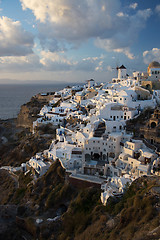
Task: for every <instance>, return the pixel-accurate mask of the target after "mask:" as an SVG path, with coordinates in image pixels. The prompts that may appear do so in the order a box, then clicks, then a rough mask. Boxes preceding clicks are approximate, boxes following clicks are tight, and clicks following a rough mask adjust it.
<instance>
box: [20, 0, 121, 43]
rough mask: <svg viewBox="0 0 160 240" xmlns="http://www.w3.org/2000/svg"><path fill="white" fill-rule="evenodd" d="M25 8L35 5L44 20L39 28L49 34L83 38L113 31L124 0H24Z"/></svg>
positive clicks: (56, 36)
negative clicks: (121, 0)
mask: <svg viewBox="0 0 160 240" xmlns="http://www.w3.org/2000/svg"><path fill="white" fill-rule="evenodd" d="M21 3H22V7H23V9H24V10H25V9H27V8H29V9H31V10H32V12H33V14H34V15H35V17H36V19H37V20H38V21H39V22H40V24H39V30H40V31H41V32H43V33H44V34H45V33H47V36H48V37H49V38H52V37H54V38H59V39H65V40H68V41H79V40H84V39H88V38H91V37H97V36H101V35H104V34H107V35H108V34H109V32H112V31H113V27H114V23H115V19H114V18H115V16H116V14H117V13H118V12H120V10H121V3H120V0H107V1H106V0H102V1H101V2H100V1H99V0H94V1H86V0H81V1H79V2H78V4H77V2H75V0H54V1H51V0H39V1H37V0H32V1H31V0H21Z"/></svg>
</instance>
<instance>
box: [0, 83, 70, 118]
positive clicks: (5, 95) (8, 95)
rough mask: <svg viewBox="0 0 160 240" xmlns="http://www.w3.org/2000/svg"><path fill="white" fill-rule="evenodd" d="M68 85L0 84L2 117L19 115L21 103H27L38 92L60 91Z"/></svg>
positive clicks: (0, 114)
mask: <svg viewBox="0 0 160 240" xmlns="http://www.w3.org/2000/svg"><path fill="white" fill-rule="evenodd" d="M67 85H68V84H67V83H63V84H62V83H61V84H50V85H47V84H46V85H42V84H41V85H40V84H39V85H38V84H35V85H33V84H24V85H17V84H15V85H11V84H8V85H7V84H0V119H8V118H15V117H17V114H18V113H19V111H20V108H21V105H23V104H24V103H27V102H28V101H29V100H30V99H31V97H32V96H34V95H36V94H38V93H45V92H54V91H58V90H61V89H63V88H64V87H66V86H67ZM72 85H73V84H72Z"/></svg>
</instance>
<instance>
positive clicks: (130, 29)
mask: <svg viewBox="0 0 160 240" xmlns="http://www.w3.org/2000/svg"><path fill="white" fill-rule="evenodd" d="M151 14H152V11H151V9H145V10H140V11H137V13H136V14H135V15H132V16H128V17H127V16H125V17H124V18H123V16H121V18H123V20H124V21H123V25H122V26H121V28H120V30H119V31H117V32H115V33H114V35H113V36H111V37H110V38H106V39H102V38H100V37H98V38H97V39H96V40H95V45H96V46H97V47H100V48H102V49H105V50H106V51H114V52H119V53H124V54H125V55H126V56H127V57H128V58H129V59H134V55H133V54H132V53H131V52H130V48H129V47H130V46H132V45H133V44H134V43H135V41H136V40H137V38H138V35H139V32H140V31H141V30H142V29H143V28H144V27H145V23H146V20H147V19H148V18H149V17H150V16H151ZM121 18H120V19H121ZM121 23H122V22H121Z"/></svg>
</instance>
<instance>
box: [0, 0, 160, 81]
mask: <svg viewBox="0 0 160 240" xmlns="http://www.w3.org/2000/svg"><path fill="white" fill-rule="evenodd" d="M159 39H160V1H159V0H152V1H151V0H144V1H142V0H138V1H132V0H79V1H78V0H77V1H75V0H1V1H0V83H24V82H26V83H32V82H33V83H36V82H37V83H38V82H39V83H40V82H41V83H47V82H53V83H59V82H68V83H69V82H85V81H86V80H87V79H91V78H93V79H95V80H96V81H97V82H107V81H110V80H111V78H112V77H115V76H116V75H117V73H116V67H117V66H120V65H122V64H123V65H125V66H126V68H127V71H128V73H129V74H130V73H131V72H132V71H146V70H147V66H148V64H149V63H150V62H151V61H159V62H160V40H159Z"/></svg>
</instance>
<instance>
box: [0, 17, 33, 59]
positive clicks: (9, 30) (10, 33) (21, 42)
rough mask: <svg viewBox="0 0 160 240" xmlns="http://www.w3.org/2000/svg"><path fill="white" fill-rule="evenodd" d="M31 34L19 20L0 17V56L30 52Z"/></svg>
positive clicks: (22, 54) (31, 44) (21, 54)
mask: <svg viewBox="0 0 160 240" xmlns="http://www.w3.org/2000/svg"><path fill="white" fill-rule="evenodd" d="M33 44H34V42H33V36H32V34H31V33H29V32H27V31H25V30H24V29H23V28H22V26H21V23H20V22H19V21H13V20H12V19H10V18H8V17H4V16H2V17H0V56H25V55H28V54H31V53H32V47H33Z"/></svg>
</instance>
